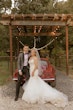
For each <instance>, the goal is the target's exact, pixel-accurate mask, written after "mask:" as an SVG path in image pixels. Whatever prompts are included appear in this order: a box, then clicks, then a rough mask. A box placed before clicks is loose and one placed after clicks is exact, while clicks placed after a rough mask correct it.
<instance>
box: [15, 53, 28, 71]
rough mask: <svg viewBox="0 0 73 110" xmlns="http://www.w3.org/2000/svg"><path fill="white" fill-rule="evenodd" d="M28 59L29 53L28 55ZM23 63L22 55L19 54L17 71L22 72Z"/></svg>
mask: <svg viewBox="0 0 73 110" xmlns="http://www.w3.org/2000/svg"><path fill="white" fill-rule="evenodd" d="M28 57H29V53H28ZM28 59H29V58H28ZM24 61H25V59H24V53H20V54H19V56H18V61H17V68H18V70H22V69H23V66H24Z"/></svg>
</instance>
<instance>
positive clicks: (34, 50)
mask: <svg viewBox="0 0 73 110" xmlns="http://www.w3.org/2000/svg"><path fill="white" fill-rule="evenodd" d="M32 51H33V52H34V53H35V56H37V52H36V49H35V48H32V49H31V52H32Z"/></svg>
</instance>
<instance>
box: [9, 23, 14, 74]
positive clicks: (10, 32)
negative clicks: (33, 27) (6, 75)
mask: <svg viewBox="0 0 73 110" xmlns="http://www.w3.org/2000/svg"><path fill="white" fill-rule="evenodd" d="M9 37H10V72H11V74H12V75H13V51H12V26H11V24H10V25H9Z"/></svg>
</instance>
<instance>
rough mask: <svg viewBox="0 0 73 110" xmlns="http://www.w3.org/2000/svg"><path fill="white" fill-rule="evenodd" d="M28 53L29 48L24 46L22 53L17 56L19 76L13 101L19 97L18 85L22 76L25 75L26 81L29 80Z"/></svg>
mask: <svg viewBox="0 0 73 110" xmlns="http://www.w3.org/2000/svg"><path fill="white" fill-rule="evenodd" d="M28 51H29V46H28V45H25V46H24V47H23V52H22V53H20V54H19V56H18V61H17V65H18V71H19V74H18V81H17V84H16V96H15V101H17V100H18V97H19V91H20V85H21V82H22V80H23V75H25V77H26V80H28V79H29V66H28V59H29V53H28Z"/></svg>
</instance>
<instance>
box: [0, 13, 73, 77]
mask: <svg viewBox="0 0 73 110" xmlns="http://www.w3.org/2000/svg"><path fill="white" fill-rule="evenodd" d="M0 23H1V24H3V25H8V26H9V35H10V70H11V73H12V74H13V55H12V50H13V49H12V48H13V47H12V45H13V42H12V30H13V28H14V29H17V33H16V36H59V35H60V34H61V33H57V32H56V29H58V28H59V27H62V26H64V27H65V30H66V36H65V37H66V73H67V75H68V74H69V65H68V26H73V15H72V14H11V15H2V17H1V19H0Z"/></svg>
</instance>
